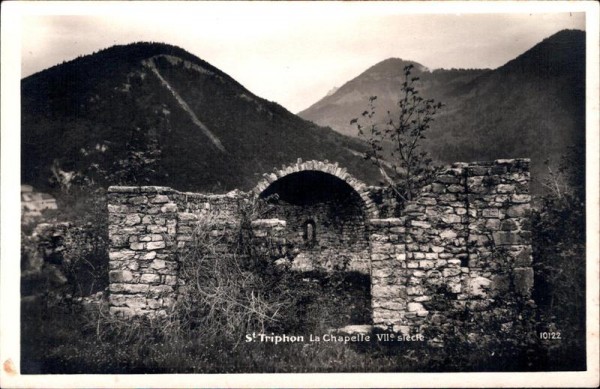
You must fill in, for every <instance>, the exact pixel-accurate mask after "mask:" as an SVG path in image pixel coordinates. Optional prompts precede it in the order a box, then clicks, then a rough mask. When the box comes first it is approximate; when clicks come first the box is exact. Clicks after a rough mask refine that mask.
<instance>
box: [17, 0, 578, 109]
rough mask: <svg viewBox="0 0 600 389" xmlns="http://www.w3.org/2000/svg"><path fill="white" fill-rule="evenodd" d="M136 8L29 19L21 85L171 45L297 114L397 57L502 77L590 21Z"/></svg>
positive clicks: (500, 12) (298, 8) (248, 7)
mask: <svg viewBox="0 0 600 389" xmlns="http://www.w3.org/2000/svg"><path fill="white" fill-rule="evenodd" d="M131 3H132V4H122V3H115V4H110V2H107V4H103V5H102V6H101V5H100V4H96V6H93V5H92V6H87V7H85V8H83V7H79V8H78V7H75V8H64V7H63V8H50V9H45V10H42V9H39V10H37V9H34V11H33V12H29V13H26V14H25V15H24V16H23V19H22V23H21V26H22V32H21V39H22V40H21V56H22V57H21V72H22V77H26V76H28V75H31V74H33V73H36V72H38V71H41V70H43V69H45V68H48V67H50V66H53V65H55V64H58V63H61V62H63V61H68V60H70V59H73V58H76V57H77V56H79V55H85V54H91V53H92V52H94V51H98V50H100V49H103V48H107V47H110V46H112V45H115V44H127V43H131V42H136V41H155V42H165V43H169V44H172V45H176V46H179V47H181V48H183V49H185V50H187V51H189V52H191V53H192V54H194V55H196V56H198V57H200V58H202V59H203V60H205V61H207V62H209V63H211V64H212V65H214V66H216V67H218V68H219V69H221V70H222V71H224V72H225V73H227V74H229V75H230V76H231V77H233V78H234V79H236V80H237V81H238V82H240V83H241V84H242V85H244V86H245V87H246V88H248V89H249V90H250V91H252V92H253V93H254V94H256V95H258V96H260V97H263V98H266V99H268V100H271V101H276V102H277V103H279V104H281V105H283V106H284V107H286V108H287V109H288V110H290V111H291V112H294V113H297V112H299V111H301V110H303V109H305V108H308V107H309V106H310V105H312V104H313V103H315V102H317V101H318V100H319V99H321V98H322V97H323V96H325V95H326V93H327V92H328V91H329V90H331V89H332V88H333V87H339V86H341V85H342V84H344V83H345V82H347V81H349V80H351V79H352V78H354V77H356V76H358V75H359V74H360V73H362V72H363V71H365V70H366V69H368V68H369V67H371V66H373V65H375V64H376V63H378V62H380V61H382V60H384V59H387V58H390V57H397V58H402V59H405V60H412V61H416V62H419V63H421V64H422V65H424V66H426V67H428V68H430V69H436V68H496V67H499V66H501V65H503V64H504V63H506V62H508V61H509V60H511V59H513V58H515V57H516V56H518V55H519V54H522V53H523V52H525V51H526V50H528V49H530V48H531V47H533V46H534V45H535V44H537V43H538V42H540V41H541V40H543V39H544V38H547V37H548V36H550V35H552V34H554V33H555V32H557V31H560V30H562V29H566V28H569V29H581V30H585V15H584V14H583V13H577V12H575V13H568V12H552V13H548V11H547V9H552V8H547V7H546V8H540V7H537V8H534V9H533V11H534V12H527V11H531V9H525V8H523V9H520V8H515V7H511V8H508V9H507V8H500V9H498V8H497V7H495V8H493V7H483V8H482V7H479V8H478V7H476V6H471V5H469V6H468V7H467V8H463V9H460V8H458V9H459V10H460V11H461V12H463V13H456V12H455V10H456V9H457V8H456V7H453V8H448V7H447V6H444V5H441V6H440V5H439V4H438V5H437V7H432V6H429V5H428V4H418V5H417V6H409V5H405V4H400V3H398V2H391V3H390V2H386V3H367V2H330V3H304V2H293V3H285V2H284V3H263V2H251V3H212V2H208V3H207V2H199V3H189V2H186V3H185V4H183V3H171V4H168V5H165V4H150V3H146V4H143V3H137V2H131ZM488 5H489V4H488ZM559 10H560V9H559ZM448 11H452V12H448ZM515 11H518V12H516V13H515ZM472 12H476V13H472Z"/></svg>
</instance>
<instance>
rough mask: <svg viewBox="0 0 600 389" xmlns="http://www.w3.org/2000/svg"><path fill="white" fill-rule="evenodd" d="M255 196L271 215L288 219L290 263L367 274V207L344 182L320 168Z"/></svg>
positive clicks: (291, 176) (274, 184) (301, 267)
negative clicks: (265, 203) (263, 203)
mask: <svg viewBox="0 0 600 389" xmlns="http://www.w3.org/2000/svg"><path fill="white" fill-rule="evenodd" d="M259 196H260V197H261V198H263V199H267V200H268V202H269V204H270V212H269V217H273V218H278V219H282V220H285V221H286V223H287V228H286V229H287V236H286V240H287V242H288V244H289V245H290V246H291V247H292V248H293V254H292V255H294V258H293V267H294V268H296V269H298V270H304V271H309V270H319V271H334V270H335V271H344V270H347V271H357V272H360V273H363V274H369V273H370V271H369V241H368V231H367V223H368V216H367V211H366V207H365V204H364V202H363V199H362V198H361V197H360V195H359V194H358V193H357V192H356V191H355V190H354V189H353V188H352V187H351V186H350V185H348V184H347V183H346V182H345V181H343V180H341V179H339V178H338V177H336V176H334V175H331V174H329V173H324V172H321V171H315V170H306V171H300V172H294V173H291V174H288V175H286V176H283V177H281V178H279V179H278V180H275V181H274V182H272V183H271V184H270V185H269V186H268V187H267V188H266V189H265V190H263V191H262V192H261V193H260V194H259Z"/></svg>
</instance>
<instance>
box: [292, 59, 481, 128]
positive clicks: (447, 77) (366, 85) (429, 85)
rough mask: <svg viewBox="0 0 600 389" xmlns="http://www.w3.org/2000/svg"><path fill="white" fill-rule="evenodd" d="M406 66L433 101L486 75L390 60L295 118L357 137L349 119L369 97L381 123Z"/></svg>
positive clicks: (329, 94)
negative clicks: (409, 67) (374, 97)
mask: <svg viewBox="0 0 600 389" xmlns="http://www.w3.org/2000/svg"><path fill="white" fill-rule="evenodd" d="M407 65H413V66H414V68H413V70H412V75H413V76H415V77H419V78H420V82H419V90H420V91H421V92H422V93H423V94H424V95H425V96H436V98H437V97H438V96H440V97H441V96H446V95H447V94H449V93H451V92H452V91H453V90H454V89H456V88H458V87H461V86H464V85H466V84H468V83H469V82H470V81H472V80H473V79H475V78H476V77H478V76H480V75H481V74H483V73H485V72H486V70H481V69H468V70H465V69H459V70H456V69H452V70H443V69H440V70H435V71H433V72H431V71H430V70H429V69H427V68H426V67H425V66H423V65H421V64H419V63H417V62H413V61H405V60H402V59H400V58H389V59H386V60H385V61H382V62H380V63H378V64H376V65H374V66H372V67H370V68H369V69H367V70H366V71H365V72H363V73H362V74H360V75H359V76H358V77H356V78H354V79H353V80H351V81H348V82H347V83H345V84H344V85H342V86H341V87H340V88H338V89H333V90H332V91H331V92H329V93H328V94H327V96H325V97H324V98H323V99H321V100H319V101H318V102H316V103H315V104H313V105H312V106H310V107H309V108H307V109H305V110H304V111H302V112H300V113H298V116H300V117H302V118H304V119H306V120H310V121H312V122H314V123H316V124H319V125H321V126H330V127H331V128H333V129H334V130H336V131H338V132H339V133H341V134H344V135H348V136H356V135H357V131H356V127H354V126H351V125H350V119H352V118H354V117H356V116H358V115H359V114H360V113H361V112H362V111H364V110H365V107H366V104H365V102H367V101H368V99H369V97H370V96H377V113H378V115H377V117H378V118H379V119H380V120H384V118H385V117H386V113H387V111H388V110H393V109H394V107H395V106H396V102H397V101H398V97H399V91H400V88H401V86H402V83H403V82H404V67H405V66H407ZM332 92H333V93H332Z"/></svg>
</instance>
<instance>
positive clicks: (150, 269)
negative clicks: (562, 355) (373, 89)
mask: <svg viewBox="0 0 600 389" xmlns="http://www.w3.org/2000/svg"><path fill="white" fill-rule="evenodd" d="M529 180H530V176H529V160H528V159H510V160H508V159H507V160H496V161H493V162H475V163H455V164H453V165H452V166H449V167H447V168H445V169H443V170H442V171H441V172H440V173H439V174H438V175H437V177H436V179H435V180H434V182H433V183H431V184H430V185H427V186H426V187H424V188H422V190H421V192H420V195H419V196H417V198H416V199H415V200H413V201H410V202H408V203H405V204H403V205H402V207H401V209H395V210H394V206H393V200H390V198H389V196H387V197H386V196H385V195H382V193H383V192H384V190H383V189H382V188H379V187H368V186H366V185H365V184H364V183H361V182H360V181H358V180H356V179H355V178H353V177H352V176H351V175H350V174H348V173H347V171H346V170H345V169H344V168H341V167H339V166H338V165H337V164H331V163H329V162H327V161H307V162H302V161H301V160H298V162H297V163H296V164H292V165H290V166H284V167H282V168H281V169H275V170H274V171H273V172H272V173H269V174H265V175H264V179H263V181H261V182H259V183H258V184H257V186H256V188H255V189H254V190H252V191H251V192H249V193H244V192H240V191H234V192H230V193H228V194H223V195H206V194H198V193H182V192H178V191H176V190H173V189H171V188H166V187H152V186H142V187H111V188H109V205H108V211H109V238H110V253H109V258H110V273H109V282H110V287H109V291H110V306H111V307H110V310H111V312H113V313H115V314H120V315H124V316H136V315H159V316H160V315H166V314H167V313H168V312H169V310H171V309H173V307H174V306H175V305H174V303H175V301H176V299H177V298H178V289H179V287H180V286H182V285H183V284H185V282H186V280H185V279H183V278H182V277H180V274H179V263H178V252H180V251H181V250H183V249H185V247H186V245H189V243H190V241H191V240H192V235H193V232H194V228H197V226H198V223H201V221H202V220H203V218H206V217H207V216H208V217H210V218H211V219H213V220H212V222H213V225H214V224H215V223H216V224H217V225H219V226H220V227H219V228H218V229H216V230H214V231H212V233H213V234H216V235H220V236H222V237H223V239H222V240H221V245H220V248H219V250H220V251H219V252H220V253H221V254H222V255H227V254H228V253H229V252H232V251H233V249H234V245H235V244H236V239H237V238H236V237H237V235H236V231H239V229H240V223H241V215H240V206H241V205H240V204H241V203H242V202H243V201H247V200H248V199H251V198H253V197H268V196H271V195H273V194H277V197H276V201H274V202H272V205H271V210H272V212H271V215H270V216H269V218H267V219H257V220H253V221H252V222H251V238H250V239H251V244H252V245H253V246H254V247H255V248H256V250H258V251H259V252H263V253H264V252H268V253H269V256H268V257H269V258H271V260H273V261H279V262H288V263H289V264H290V265H291V266H290V268H291V270H290V271H306V270H315V269H321V270H325V271H328V270H331V269H334V268H336V269H340V268H343V269H347V270H348V271H358V272H361V273H364V274H369V275H370V278H371V299H372V323H364V324H374V325H376V326H381V327H389V326H393V328H395V329H396V330H397V331H401V332H403V333H408V332H411V331H412V332H414V331H415V330H416V331H418V330H419V329H420V328H421V326H422V325H424V324H432V323H433V324H434V325H435V323H439V322H440V321H441V318H443V317H444V312H439V311H435V310H431V309H428V308H427V307H428V305H429V304H428V302H430V301H431V300H432V299H435V298H436V296H437V295H439V294H440V293H444V294H445V296H450V298H451V299H452V303H453V305H454V306H456V307H466V306H467V307H469V308H470V309H472V310H480V311H481V310H486V309H487V307H488V306H489V305H490V303H491V302H493V301H497V300H501V299H502V296H504V295H506V294H508V293H512V294H513V295H517V296H520V297H522V298H523V299H529V298H530V295H531V289H532V287H533V269H532V258H531V232H530V221H529V217H528V215H529V211H530V200H531V197H530V195H529ZM308 186H310V188H309V187H308ZM340 199H341V200H340ZM390 204H392V205H391V206H390ZM396 208H397V207H396ZM340 258H341V259H340ZM342 259H343V261H342Z"/></svg>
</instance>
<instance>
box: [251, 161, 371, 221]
mask: <svg viewBox="0 0 600 389" xmlns="http://www.w3.org/2000/svg"><path fill="white" fill-rule="evenodd" d="M305 171H315V172H321V173H325V174H329V175H332V176H334V177H337V178H338V179H340V180H342V181H343V182H345V183H346V184H348V186H350V187H351V188H352V189H353V190H354V191H355V192H356V193H357V194H358V195H359V196H360V198H361V199H362V201H363V204H364V210H365V214H366V215H367V217H368V218H371V219H375V218H377V217H379V210H378V209H377V207H376V205H375V203H373V200H371V198H370V197H369V187H368V186H367V185H366V184H365V183H363V182H362V181H360V180H358V179H356V178H354V177H353V176H352V175H350V173H348V171H347V170H346V168H344V167H340V166H339V165H338V163H337V162H335V163H330V162H329V161H327V160H325V161H316V160H312V161H306V162H302V159H300V158H298V161H297V162H296V163H294V164H291V165H288V166H282V167H281V169H277V168H275V169H273V173H265V174H263V177H264V178H263V179H262V180H261V181H260V182H259V183H258V184H257V185H256V187H254V189H253V190H252V191H253V193H254V194H255V195H256V196H259V195H260V194H261V193H262V192H264V191H265V190H266V189H267V188H268V187H269V186H270V185H271V184H272V183H274V182H275V181H277V180H279V179H280V178H283V177H285V176H287V175H290V174H293V173H299V172H305Z"/></svg>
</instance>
